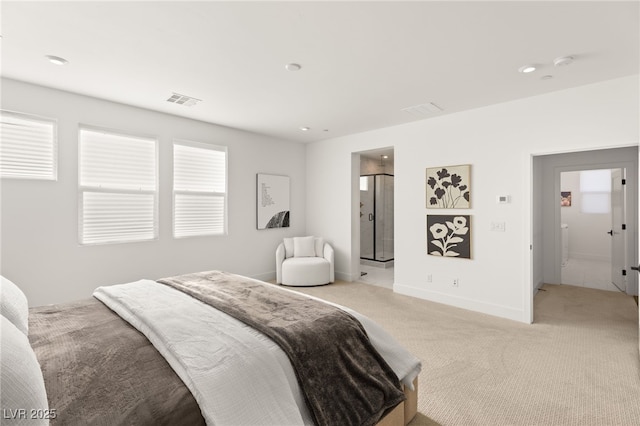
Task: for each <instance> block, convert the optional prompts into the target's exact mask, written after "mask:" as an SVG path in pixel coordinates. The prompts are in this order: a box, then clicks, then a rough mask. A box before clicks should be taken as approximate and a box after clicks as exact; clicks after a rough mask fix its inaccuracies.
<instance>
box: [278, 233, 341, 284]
mask: <svg viewBox="0 0 640 426" xmlns="http://www.w3.org/2000/svg"><path fill="white" fill-rule="evenodd" d="M334 279H335V270H334V254H333V247H331V246H330V245H329V243H326V242H325V241H324V239H322V238H318V237H294V238H284V239H283V242H282V243H280V244H279V245H278V248H277V249H276V283H278V284H283V285H288V286H314V285H325V284H329V283H332V282H333V281H334Z"/></svg>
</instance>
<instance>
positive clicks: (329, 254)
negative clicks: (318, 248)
mask: <svg viewBox="0 0 640 426" xmlns="http://www.w3.org/2000/svg"><path fill="white" fill-rule="evenodd" d="M322 254H323V257H324V258H325V259H327V260H328V261H329V264H330V265H331V267H330V272H329V277H330V279H331V280H330V281H329V282H334V281H335V275H336V273H335V262H334V257H335V253H334V252H333V247H331V245H330V244H329V243H324V249H323V250H322Z"/></svg>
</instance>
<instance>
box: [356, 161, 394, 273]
mask: <svg viewBox="0 0 640 426" xmlns="http://www.w3.org/2000/svg"><path fill="white" fill-rule="evenodd" d="M360 258H361V259H364V260H370V261H375V262H380V264H381V266H384V263H386V262H390V261H392V260H393V175H390V174H386V173H385V174H375V175H363V176H360Z"/></svg>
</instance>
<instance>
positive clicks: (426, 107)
mask: <svg viewBox="0 0 640 426" xmlns="http://www.w3.org/2000/svg"><path fill="white" fill-rule="evenodd" d="M402 111H404V112H408V113H409V114H411V115H415V116H416V117H426V116H428V115H431V114H434V113H439V112H442V111H444V110H443V109H442V108H440V107H439V106H438V105H436V104H434V103H433V102H428V103H426V104H421V105H415V106H412V107H408V108H403V109H402Z"/></svg>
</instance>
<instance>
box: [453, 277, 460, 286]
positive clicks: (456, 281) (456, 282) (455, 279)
mask: <svg viewBox="0 0 640 426" xmlns="http://www.w3.org/2000/svg"><path fill="white" fill-rule="evenodd" d="M458 284H459V281H458V279H457V278H454V279H453V286H454V287H458Z"/></svg>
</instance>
